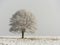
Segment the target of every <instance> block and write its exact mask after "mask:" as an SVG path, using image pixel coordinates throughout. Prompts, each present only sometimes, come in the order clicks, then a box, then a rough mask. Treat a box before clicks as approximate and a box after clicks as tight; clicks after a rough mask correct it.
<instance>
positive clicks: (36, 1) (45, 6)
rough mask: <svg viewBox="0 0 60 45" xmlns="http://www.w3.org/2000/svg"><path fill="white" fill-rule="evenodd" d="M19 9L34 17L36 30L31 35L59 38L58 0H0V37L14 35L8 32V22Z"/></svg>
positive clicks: (59, 10) (59, 0) (59, 11)
mask: <svg viewBox="0 0 60 45" xmlns="http://www.w3.org/2000/svg"><path fill="white" fill-rule="evenodd" d="M20 9H26V10H29V11H31V12H32V13H33V14H34V15H35V16H36V19H37V21H36V22H37V30H36V32H35V33H34V34H32V35H34V36H60V0H0V35H3V36H8V35H10V36H11V35H14V36H15V35H16V34H13V33H11V32H9V28H10V26H9V20H10V18H11V17H12V14H14V13H15V12H16V11H18V10H20ZM27 35H28V34H27ZM30 35H31V34H30Z"/></svg>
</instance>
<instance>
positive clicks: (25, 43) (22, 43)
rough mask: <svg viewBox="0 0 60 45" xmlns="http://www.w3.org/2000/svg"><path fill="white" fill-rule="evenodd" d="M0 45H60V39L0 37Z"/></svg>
mask: <svg viewBox="0 0 60 45" xmlns="http://www.w3.org/2000/svg"><path fill="white" fill-rule="evenodd" d="M0 45H60V37H38V38H37V37H35V38H33V37H32V38H25V39H21V38H20V37H5V36H3V37H0Z"/></svg>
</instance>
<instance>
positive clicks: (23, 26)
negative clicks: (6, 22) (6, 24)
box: [9, 10, 35, 38]
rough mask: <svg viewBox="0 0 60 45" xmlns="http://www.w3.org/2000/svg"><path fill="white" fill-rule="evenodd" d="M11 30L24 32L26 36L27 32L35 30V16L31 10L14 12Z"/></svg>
mask: <svg viewBox="0 0 60 45" xmlns="http://www.w3.org/2000/svg"><path fill="white" fill-rule="evenodd" d="M10 25H11V28H10V30H9V31H10V32H16V33H20V32H21V33H22V38H24V33H25V32H34V31H35V30H34V29H35V17H34V16H33V15H32V13H31V12H29V11H26V10H19V11H17V12H16V13H15V14H13V16H12V18H11V19H10Z"/></svg>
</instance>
